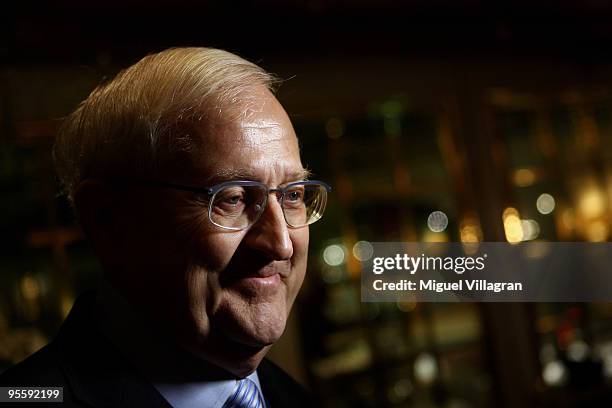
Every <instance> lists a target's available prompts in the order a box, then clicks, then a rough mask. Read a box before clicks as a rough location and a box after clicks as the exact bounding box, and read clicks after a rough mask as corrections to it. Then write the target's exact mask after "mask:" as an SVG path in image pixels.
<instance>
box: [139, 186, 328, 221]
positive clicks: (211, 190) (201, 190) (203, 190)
mask: <svg viewBox="0 0 612 408" xmlns="http://www.w3.org/2000/svg"><path fill="white" fill-rule="evenodd" d="M130 181H133V182H138V183H139V184H145V185H150V186H153V187H164V188H170V189H173V190H179V191H187V192H191V193H198V194H205V195H207V198H208V220H209V221H210V222H211V223H212V224H213V225H215V226H217V227H219V228H223V229H226V230H230V231H242V230H245V229H247V228H250V227H251V226H253V225H254V224H255V223H256V222H257V221H258V220H259V218H260V217H261V215H262V214H263V213H264V212H265V208H266V207H267V205H268V197H269V196H270V193H275V194H276V196H277V200H278V202H279V204H280V206H281V209H282V211H283V218H284V219H285V223H286V224H287V226H288V227H289V228H293V229H298V228H303V227H306V226H308V225H310V224H313V223H315V222H317V221H319V220H320V219H321V218H322V216H321V217H320V218H318V219H316V220H314V221H312V222H309V223H308V224H304V225H300V226H299V227H295V226H293V225H291V224H290V223H289V222H288V221H287V215H286V214H285V207H284V205H283V199H284V198H285V193H286V192H287V191H289V190H290V189H291V188H292V187H294V186H297V185H300V186H309V185H310V186H313V185H316V186H321V187H323V188H324V189H325V191H326V193H329V192H331V191H332V188H331V186H330V185H329V184H327V183H326V182H324V181H320V180H301V181H293V182H291V183H288V184H286V185H285V186H284V187H277V188H269V187H268V186H267V185H266V184H264V183H262V182H259V181H251V180H230V181H224V182H222V183H219V184H215V185H214V186H211V187H192V186H185V185H181V184H175V183H170V182H167V181H161V180H130ZM227 186H258V187H262V188H264V189H265V190H266V194H265V195H264V202H263V205H262V210H261V211H259V214H258V215H257V217H255V218H254V219H253V221H252V222H251V223H250V224H249V225H247V226H245V227H239V228H238V227H226V226H223V225H219V224H217V223H216V222H214V221H213V219H212V203H213V202H214V200H215V195H216V194H217V193H218V192H219V191H221V190H222V189H223V188H225V187H227ZM325 205H326V206H327V195H326V197H325ZM323 210H325V207H323Z"/></svg>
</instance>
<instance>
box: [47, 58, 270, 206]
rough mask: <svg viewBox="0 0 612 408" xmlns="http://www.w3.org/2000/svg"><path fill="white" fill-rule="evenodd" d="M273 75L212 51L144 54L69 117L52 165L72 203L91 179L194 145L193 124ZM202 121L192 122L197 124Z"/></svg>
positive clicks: (140, 169) (144, 168)
mask: <svg viewBox="0 0 612 408" xmlns="http://www.w3.org/2000/svg"><path fill="white" fill-rule="evenodd" d="M275 83H276V80H275V78H274V77H273V76H272V75H271V74H269V73H267V72H265V71H264V70H263V69H262V68H260V67H258V66H257V65H255V64H253V63H251V62H249V61H246V60H244V59H242V58H240V57H238V56H236V55H234V54H231V53H229V52H227V51H223V50H219V49H213V48H196V47H191V48H173V49H169V50H166V51H162V52H160V53H157V54H152V55H148V56H146V57H144V58H143V59H141V60H140V61H138V62H137V63H136V64H134V65H132V66H131V67H129V68H127V69H125V70H123V71H121V72H120V73H119V74H117V76H116V77H115V78H114V79H112V80H111V81H109V82H107V83H104V84H102V85H100V86H98V87H97V88H96V89H95V90H94V91H93V92H92V93H91V94H90V95H89V97H87V99H85V100H84V101H83V102H81V104H80V105H79V106H78V108H77V109H76V110H75V111H74V112H73V113H72V114H70V115H69V116H68V117H67V118H66V119H65V121H64V123H63V125H62V127H61V129H60V132H59V134H58V137H57V139H56V141H55V145H54V147H53V157H54V160H55V167H56V170H57V173H58V176H59V178H60V181H61V183H62V187H63V190H64V192H65V193H66V195H67V196H68V199H69V201H70V202H71V203H72V202H73V198H74V195H73V194H74V190H75V189H76V187H77V186H78V184H79V182H81V181H82V180H84V179H87V178H91V177H104V176H118V177H121V176H123V175H126V174H129V175H132V176H133V175H143V174H150V173H151V172H154V171H155V169H156V168H157V167H158V166H159V164H160V157H161V156H162V152H160V150H161V147H162V146H163V148H164V149H163V150H164V153H173V152H174V153H176V152H177V151H187V150H189V149H190V146H191V143H192V139H193V136H194V133H195V132H196V131H195V130H194V129H200V131H201V129H203V128H204V126H205V123H202V122H206V120H207V119H209V118H210V114H212V113H215V112H216V113H217V114H219V112H220V109H221V107H223V106H228V105H232V104H236V103H239V102H240V98H239V95H240V94H241V93H242V92H243V91H245V90H246V89H248V88H250V87H254V86H265V87H267V88H268V89H269V90H271V91H272V90H273V86H274V84H275ZM196 121H197V122H200V123H199V124H198V125H197V126H193V124H194V123H195V122H196Z"/></svg>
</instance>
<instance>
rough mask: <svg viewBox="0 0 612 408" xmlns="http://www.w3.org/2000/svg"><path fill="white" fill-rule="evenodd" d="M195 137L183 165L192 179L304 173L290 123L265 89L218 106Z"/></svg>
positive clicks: (268, 177) (279, 176)
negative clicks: (186, 167)
mask: <svg viewBox="0 0 612 408" xmlns="http://www.w3.org/2000/svg"><path fill="white" fill-rule="evenodd" d="M196 133H197V135H195V138H194V139H195V140H193V143H192V148H191V149H190V151H189V152H188V160H186V161H184V162H183V163H182V164H183V165H186V164H187V163H188V167H189V174H188V176H189V177H190V178H193V179H197V180H200V181H201V180H203V179H213V178H215V179H219V178H224V179H225V178H253V179H258V180H262V181H266V180H272V179H279V180H280V179H286V178H288V177H289V175H295V174H298V173H302V172H303V168H302V164H301V160H300V154H299V146H298V140H297V137H296V134H295V131H294V129H293V126H292V124H291V121H290V119H289V117H288V116H287V113H286V112H285V110H284V109H283V107H282V106H281V104H280V103H279V102H278V101H277V100H276V98H275V97H274V96H273V95H272V93H271V92H269V91H268V90H267V89H255V90H251V91H249V92H245V93H244V94H243V95H241V96H240V97H239V98H236V100H234V101H231V102H229V103H226V104H225V105H224V106H220V107H218V109H217V110H216V111H215V112H213V114H211V115H209V117H208V120H207V121H206V122H205V123H204V124H202V126H201V128H200V129H198V130H197V132H196ZM179 165H180V163H179ZM232 174H234V176H232V177H229V176H227V177H220V176H219V175H232ZM292 177H293V176H292ZM276 181H278V180H276Z"/></svg>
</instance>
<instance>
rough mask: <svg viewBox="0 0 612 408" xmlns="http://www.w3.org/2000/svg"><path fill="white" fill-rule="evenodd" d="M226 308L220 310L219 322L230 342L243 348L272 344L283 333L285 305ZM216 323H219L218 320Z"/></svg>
mask: <svg viewBox="0 0 612 408" xmlns="http://www.w3.org/2000/svg"><path fill="white" fill-rule="evenodd" d="M233 306H234V307H228V308H226V309H224V310H220V312H222V314H221V315H220V316H219V317H221V318H222V320H221V322H222V324H223V328H224V331H225V334H226V337H228V338H229V339H230V340H232V341H233V342H235V343H239V344H243V345H245V346H249V347H254V348H262V347H267V346H270V345H272V344H274V343H275V342H276V341H277V340H278V339H279V338H280V337H281V336H282V334H283V332H284V331H285V325H286V323H287V307H286V305H285V304H281V305H278V304H275V303H260V304H251V305H247V306H246V307H244V308H240V307H235V305H233ZM215 320H217V322H220V321H219V320H218V319H215Z"/></svg>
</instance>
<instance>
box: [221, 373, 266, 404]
mask: <svg viewBox="0 0 612 408" xmlns="http://www.w3.org/2000/svg"><path fill="white" fill-rule="evenodd" d="M265 406H266V405H265V403H264V399H263V397H262V396H261V393H260V392H259V389H258V388H257V385H256V384H255V383H254V382H253V381H251V380H249V379H248V378H243V379H242V380H240V381H238V386H237V387H236V391H234V393H233V394H232V396H231V397H229V398H228V400H227V401H225V404H223V408H265Z"/></svg>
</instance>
